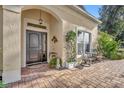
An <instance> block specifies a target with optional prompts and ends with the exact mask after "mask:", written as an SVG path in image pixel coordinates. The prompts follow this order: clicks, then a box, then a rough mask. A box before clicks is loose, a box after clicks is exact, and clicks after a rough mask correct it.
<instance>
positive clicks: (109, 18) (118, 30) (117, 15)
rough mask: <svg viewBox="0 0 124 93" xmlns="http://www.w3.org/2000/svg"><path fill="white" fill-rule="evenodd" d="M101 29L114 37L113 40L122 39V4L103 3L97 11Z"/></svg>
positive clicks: (123, 14) (123, 32)
mask: <svg viewBox="0 0 124 93" xmlns="http://www.w3.org/2000/svg"><path fill="white" fill-rule="evenodd" d="M99 14H100V20H101V21H102V22H103V23H102V24H101V25H100V28H99V29H100V30H101V31H106V32H107V33H108V34H111V35H113V36H114V37H115V40H121V41H123V40H124V36H123V35H124V6H122V5H118V6H117V5H104V6H102V8H101V9H100V11H99Z"/></svg>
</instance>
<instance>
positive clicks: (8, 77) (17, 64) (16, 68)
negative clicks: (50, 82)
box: [2, 7, 21, 83]
mask: <svg viewBox="0 0 124 93" xmlns="http://www.w3.org/2000/svg"><path fill="white" fill-rule="evenodd" d="M20 19H21V16H20V13H19V12H15V11H13V10H11V11H10V10H8V9H7V8H6V7H3V74H2V79H3V82H5V83H9V82H14V81H17V80H20V79H21V76H20V75H21V58H20V57H21V55H20V48H21V47H20V44H21V43H20V35H21V34H20V22H21V20H20Z"/></svg>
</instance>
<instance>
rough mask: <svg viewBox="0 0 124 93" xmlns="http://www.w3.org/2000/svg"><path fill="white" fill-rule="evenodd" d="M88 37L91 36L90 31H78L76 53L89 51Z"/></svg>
mask: <svg viewBox="0 0 124 93" xmlns="http://www.w3.org/2000/svg"><path fill="white" fill-rule="evenodd" d="M90 38H91V36H90V33H88V32H84V31H78V37H77V44H78V45H77V46H78V55H82V54H83V53H86V52H90Z"/></svg>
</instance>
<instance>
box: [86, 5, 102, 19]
mask: <svg viewBox="0 0 124 93" xmlns="http://www.w3.org/2000/svg"><path fill="white" fill-rule="evenodd" d="M84 7H85V9H86V10H87V11H88V12H89V13H90V14H91V15H93V16H95V17H96V18H99V13H98V11H99V8H101V7H102V6H101V5H84Z"/></svg>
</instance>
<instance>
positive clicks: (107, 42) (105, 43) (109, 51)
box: [98, 32, 121, 59]
mask: <svg viewBox="0 0 124 93" xmlns="http://www.w3.org/2000/svg"><path fill="white" fill-rule="evenodd" d="M98 44H99V46H98V50H99V51H100V52H101V53H102V54H103V55H104V56H105V57H107V58H109V59H119V58H121V57H120V56H119V55H118V53H117V51H118V49H119V42H117V41H115V40H114V38H113V37H112V36H111V35H108V34H107V33H104V32H100V36H99V39H98Z"/></svg>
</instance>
